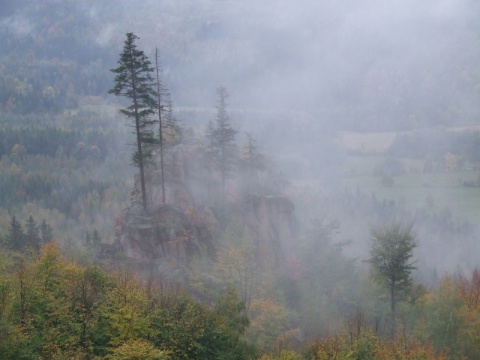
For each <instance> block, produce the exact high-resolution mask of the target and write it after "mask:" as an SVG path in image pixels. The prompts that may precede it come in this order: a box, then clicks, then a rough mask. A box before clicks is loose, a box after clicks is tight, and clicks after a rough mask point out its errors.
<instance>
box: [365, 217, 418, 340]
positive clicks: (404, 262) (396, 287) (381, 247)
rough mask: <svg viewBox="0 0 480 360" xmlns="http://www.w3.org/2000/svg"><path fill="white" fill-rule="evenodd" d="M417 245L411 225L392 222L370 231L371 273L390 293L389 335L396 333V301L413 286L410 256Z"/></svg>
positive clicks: (412, 267)
mask: <svg viewBox="0 0 480 360" xmlns="http://www.w3.org/2000/svg"><path fill="white" fill-rule="evenodd" d="M416 246H417V244H416V241H415V237H414V236H413V234H412V227H411V226H404V225H401V224H393V225H390V226H387V227H384V228H378V229H373V230H372V247H371V250H370V259H369V260H368V262H369V263H370V264H371V265H372V270H373V276H374V279H375V280H376V281H378V283H379V284H381V285H382V286H385V287H386V288H387V289H388V291H389V293H390V310H391V314H392V325H391V336H392V337H393V336H395V332H396V308H397V306H396V305H397V302H398V301H399V300H400V299H402V296H404V295H405V293H406V292H407V291H409V290H410V289H411V287H412V285H413V280H412V276H411V273H412V270H414V269H415V266H414V265H413V262H411V258H412V256H413V249H414V248H415V247H416Z"/></svg>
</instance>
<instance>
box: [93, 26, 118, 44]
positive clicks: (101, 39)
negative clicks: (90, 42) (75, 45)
mask: <svg viewBox="0 0 480 360" xmlns="http://www.w3.org/2000/svg"><path fill="white" fill-rule="evenodd" d="M116 30H117V26H116V25H114V24H107V25H105V26H104V27H103V28H102V29H101V30H100V32H99V34H98V36H97V38H96V39H95V42H96V43H97V44H99V45H107V44H108V43H109V42H110V40H111V39H112V37H113V36H114V34H115V32H116Z"/></svg>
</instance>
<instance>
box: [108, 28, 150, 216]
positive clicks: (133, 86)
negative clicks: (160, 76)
mask: <svg viewBox="0 0 480 360" xmlns="http://www.w3.org/2000/svg"><path fill="white" fill-rule="evenodd" d="M137 39H138V37H137V36H136V35H134V34H133V33H127V38H126V40H125V44H124V47H123V51H122V53H121V54H120V58H119V60H118V67H117V68H115V69H111V71H112V72H113V73H114V74H115V85H114V87H113V88H112V89H111V90H110V91H109V93H111V94H114V95H116V96H124V97H126V98H128V99H129V100H130V103H129V105H128V107H127V108H124V109H121V110H120V111H121V113H122V114H124V115H125V116H127V118H128V119H130V120H131V121H132V123H133V125H132V127H133V128H134V131H133V132H134V134H135V137H136V143H135V145H136V151H135V152H134V154H133V164H134V165H135V166H137V167H138V169H139V172H140V185H141V192H142V204H143V209H144V210H146V209H147V193H146V189H145V167H146V166H147V165H148V164H149V161H150V160H151V158H152V145H153V144H154V143H155V142H156V140H155V136H154V132H153V125H154V124H155V123H156V120H152V119H151V118H150V117H151V116H152V115H153V114H154V113H155V111H156V110H157V105H158V104H157V98H156V97H157V93H156V91H155V88H154V85H155V81H154V79H153V75H152V74H153V71H154V68H153V67H152V66H151V63H150V60H149V59H148V57H147V56H146V55H145V54H144V52H143V51H141V50H139V49H138V48H137V45H136V44H135V40H137Z"/></svg>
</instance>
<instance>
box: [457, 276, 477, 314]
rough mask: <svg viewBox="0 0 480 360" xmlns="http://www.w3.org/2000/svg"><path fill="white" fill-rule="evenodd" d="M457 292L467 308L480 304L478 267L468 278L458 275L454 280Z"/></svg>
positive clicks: (475, 307)
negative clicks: (455, 280) (456, 279)
mask: <svg viewBox="0 0 480 360" xmlns="http://www.w3.org/2000/svg"><path fill="white" fill-rule="evenodd" d="M456 285H457V289H458V292H459V293H460V296H461V298H462V299H463V301H464V302H465V305H466V306H467V307H468V308H469V309H478V308H479V305H480V269H479V268H478V267H476V268H475V269H474V270H473V271H472V276H471V278H470V279H468V278H467V277H465V276H464V275H460V276H459V279H458V281H457V282H456Z"/></svg>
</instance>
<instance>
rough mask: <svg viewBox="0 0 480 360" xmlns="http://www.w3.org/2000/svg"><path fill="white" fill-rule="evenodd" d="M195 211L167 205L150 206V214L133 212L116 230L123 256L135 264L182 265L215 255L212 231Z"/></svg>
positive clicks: (148, 211) (128, 214)
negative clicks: (164, 262)
mask: <svg viewBox="0 0 480 360" xmlns="http://www.w3.org/2000/svg"><path fill="white" fill-rule="evenodd" d="M193 211H194V210H193V209H192V210H191V211H190V212H189V211H187V212H184V211H182V210H181V209H180V208H178V207H175V206H172V205H168V204H165V205H156V206H151V207H150V208H149V209H148V210H147V212H143V211H136V210H133V211H130V212H129V213H127V215H126V216H125V217H124V219H123V220H122V222H121V224H120V225H119V228H118V229H117V243H118V244H120V246H121V248H122V251H123V255H124V256H126V257H127V258H130V259H134V260H147V259H148V260H158V259H168V260H171V261H176V262H182V263H183V262H185V261H186V259H187V258H188V257H189V256H191V255H193V254H199V253H202V252H212V251H213V249H212V242H211V239H212V235H211V230H212V229H209V228H208V226H207V223H203V222H200V221H198V220H197V218H198V217H199V216H203V217H204V218H205V217H206V216H205V214H197V213H193ZM212 226H214V225H212Z"/></svg>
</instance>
